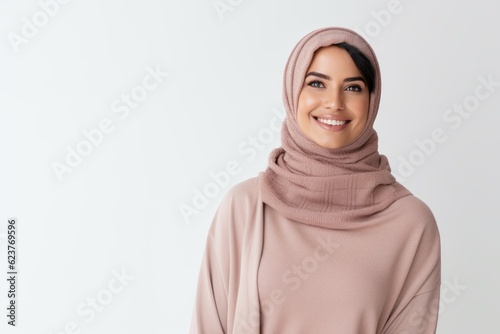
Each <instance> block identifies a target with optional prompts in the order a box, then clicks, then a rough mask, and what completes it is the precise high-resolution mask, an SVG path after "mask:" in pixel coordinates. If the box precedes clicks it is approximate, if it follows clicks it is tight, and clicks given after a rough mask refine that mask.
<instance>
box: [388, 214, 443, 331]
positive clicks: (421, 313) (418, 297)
mask: <svg viewBox="0 0 500 334" xmlns="http://www.w3.org/2000/svg"><path fill="white" fill-rule="evenodd" d="M419 216H420V218H423V219H422V221H423V222H424V223H423V224H422V226H423V229H422V230H421V233H418V242H417V243H416V244H417V247H415V251H414V253H413V254H414V255H413V258H410V259H411V265H410V266H409V268H408V271H407V274H406V280H405V283H404V286H403V288H402V290H401V293H400V297H399V298H398V302H397V303H396V305H395V307H394V309H393V312H392V313H391V316H390V317H389V319H388V321H387V323H386V326H385V327H384V329H383V330H382V333H384V334H435V333H436V327H437V321H438V315H439V300H440V286H441V242H440V236H439V230H438V227H437V224H436V221H435V219H434V216H433V215H432V212H431V211H430V210H429V209H428V208H427V206H425V207H424V210H423V211H422V212H420V214H419Z"/></svg>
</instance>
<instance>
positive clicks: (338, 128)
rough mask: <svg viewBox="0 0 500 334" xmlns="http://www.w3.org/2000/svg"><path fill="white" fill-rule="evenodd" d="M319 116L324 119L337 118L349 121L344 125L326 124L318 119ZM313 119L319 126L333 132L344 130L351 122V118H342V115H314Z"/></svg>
mask: <svg viewBox="0 0 500 334" xmlns="http://www.w3.org/2000/svg"><path fill="white" fill-rule="evenodd" d="M318 118H322V119H332V120H336V121H347V123H345V124H343V125H328V124H325V123H322V122H320V121H319V120H318ZM313 119H314V122H316V124H318V126H319V127H321V128H322V129H325V130H327V131H331V132H338V131H342V130H344V129H345V128H347V126H348V125H349V123H350V122H351V121H350V120H349V119H346V118H341V117H329V118H326V117H319V116H313Z"/></svg>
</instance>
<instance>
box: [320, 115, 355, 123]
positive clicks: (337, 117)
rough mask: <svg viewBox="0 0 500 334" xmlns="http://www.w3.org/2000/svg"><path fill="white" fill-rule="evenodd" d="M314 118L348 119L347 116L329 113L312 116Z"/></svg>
mask: <svg viewBox="0 0 500 334" xmlns="http://www.w3.org/2000/svg"><path fill="white" fill-rule="evenodd" d="M313 117H314V118H322V119H328V120H334V121H350V119H349V118H345V117H342V116H334V115H330V114H325V115H316V116H314V115H313Z"/></svg>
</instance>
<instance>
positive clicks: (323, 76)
mask: <svg viewBox="0 0 500 334" xmlns="http://www.w3.org/2000/svg"><path fill="white" fill-rule="evenodd" d="M310 75H314V76H316V77H319V78H322V79H325V80H332V78H331V77H330V76H329V75H326V74H323V73H318V72H309V73H307V74H306V76H305V78H307V77H308V76H310ZM305 78H304V79H305ZM358 80H360V81H363V82H364V83H365V85H366V81H365V79H363V77H350V78H345V79H344V82H351V81H358Z"/></svg>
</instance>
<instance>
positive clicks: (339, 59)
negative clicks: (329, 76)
mask: <svg viewBox="0 0 500 334" xmlns="http://www.w3.org/2000/svg"><path fill="white" fill-rule="evenodd" d="M310 70H323V71H333V72H336V73H354V74H359V70H358V69H357V67H356V65H355V64H354V61H353V60H352V58H351V56H350V55H349V53H348V52H347V51H346V50H344V49H342V48H340V47H338V46H326V47H321V48H319V49H317V50H316V51H315V52H314V55H313V57H312V59H311V63H310V64H309V68H308V71H310ZM306 74H307V73H306Z"/></svg>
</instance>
